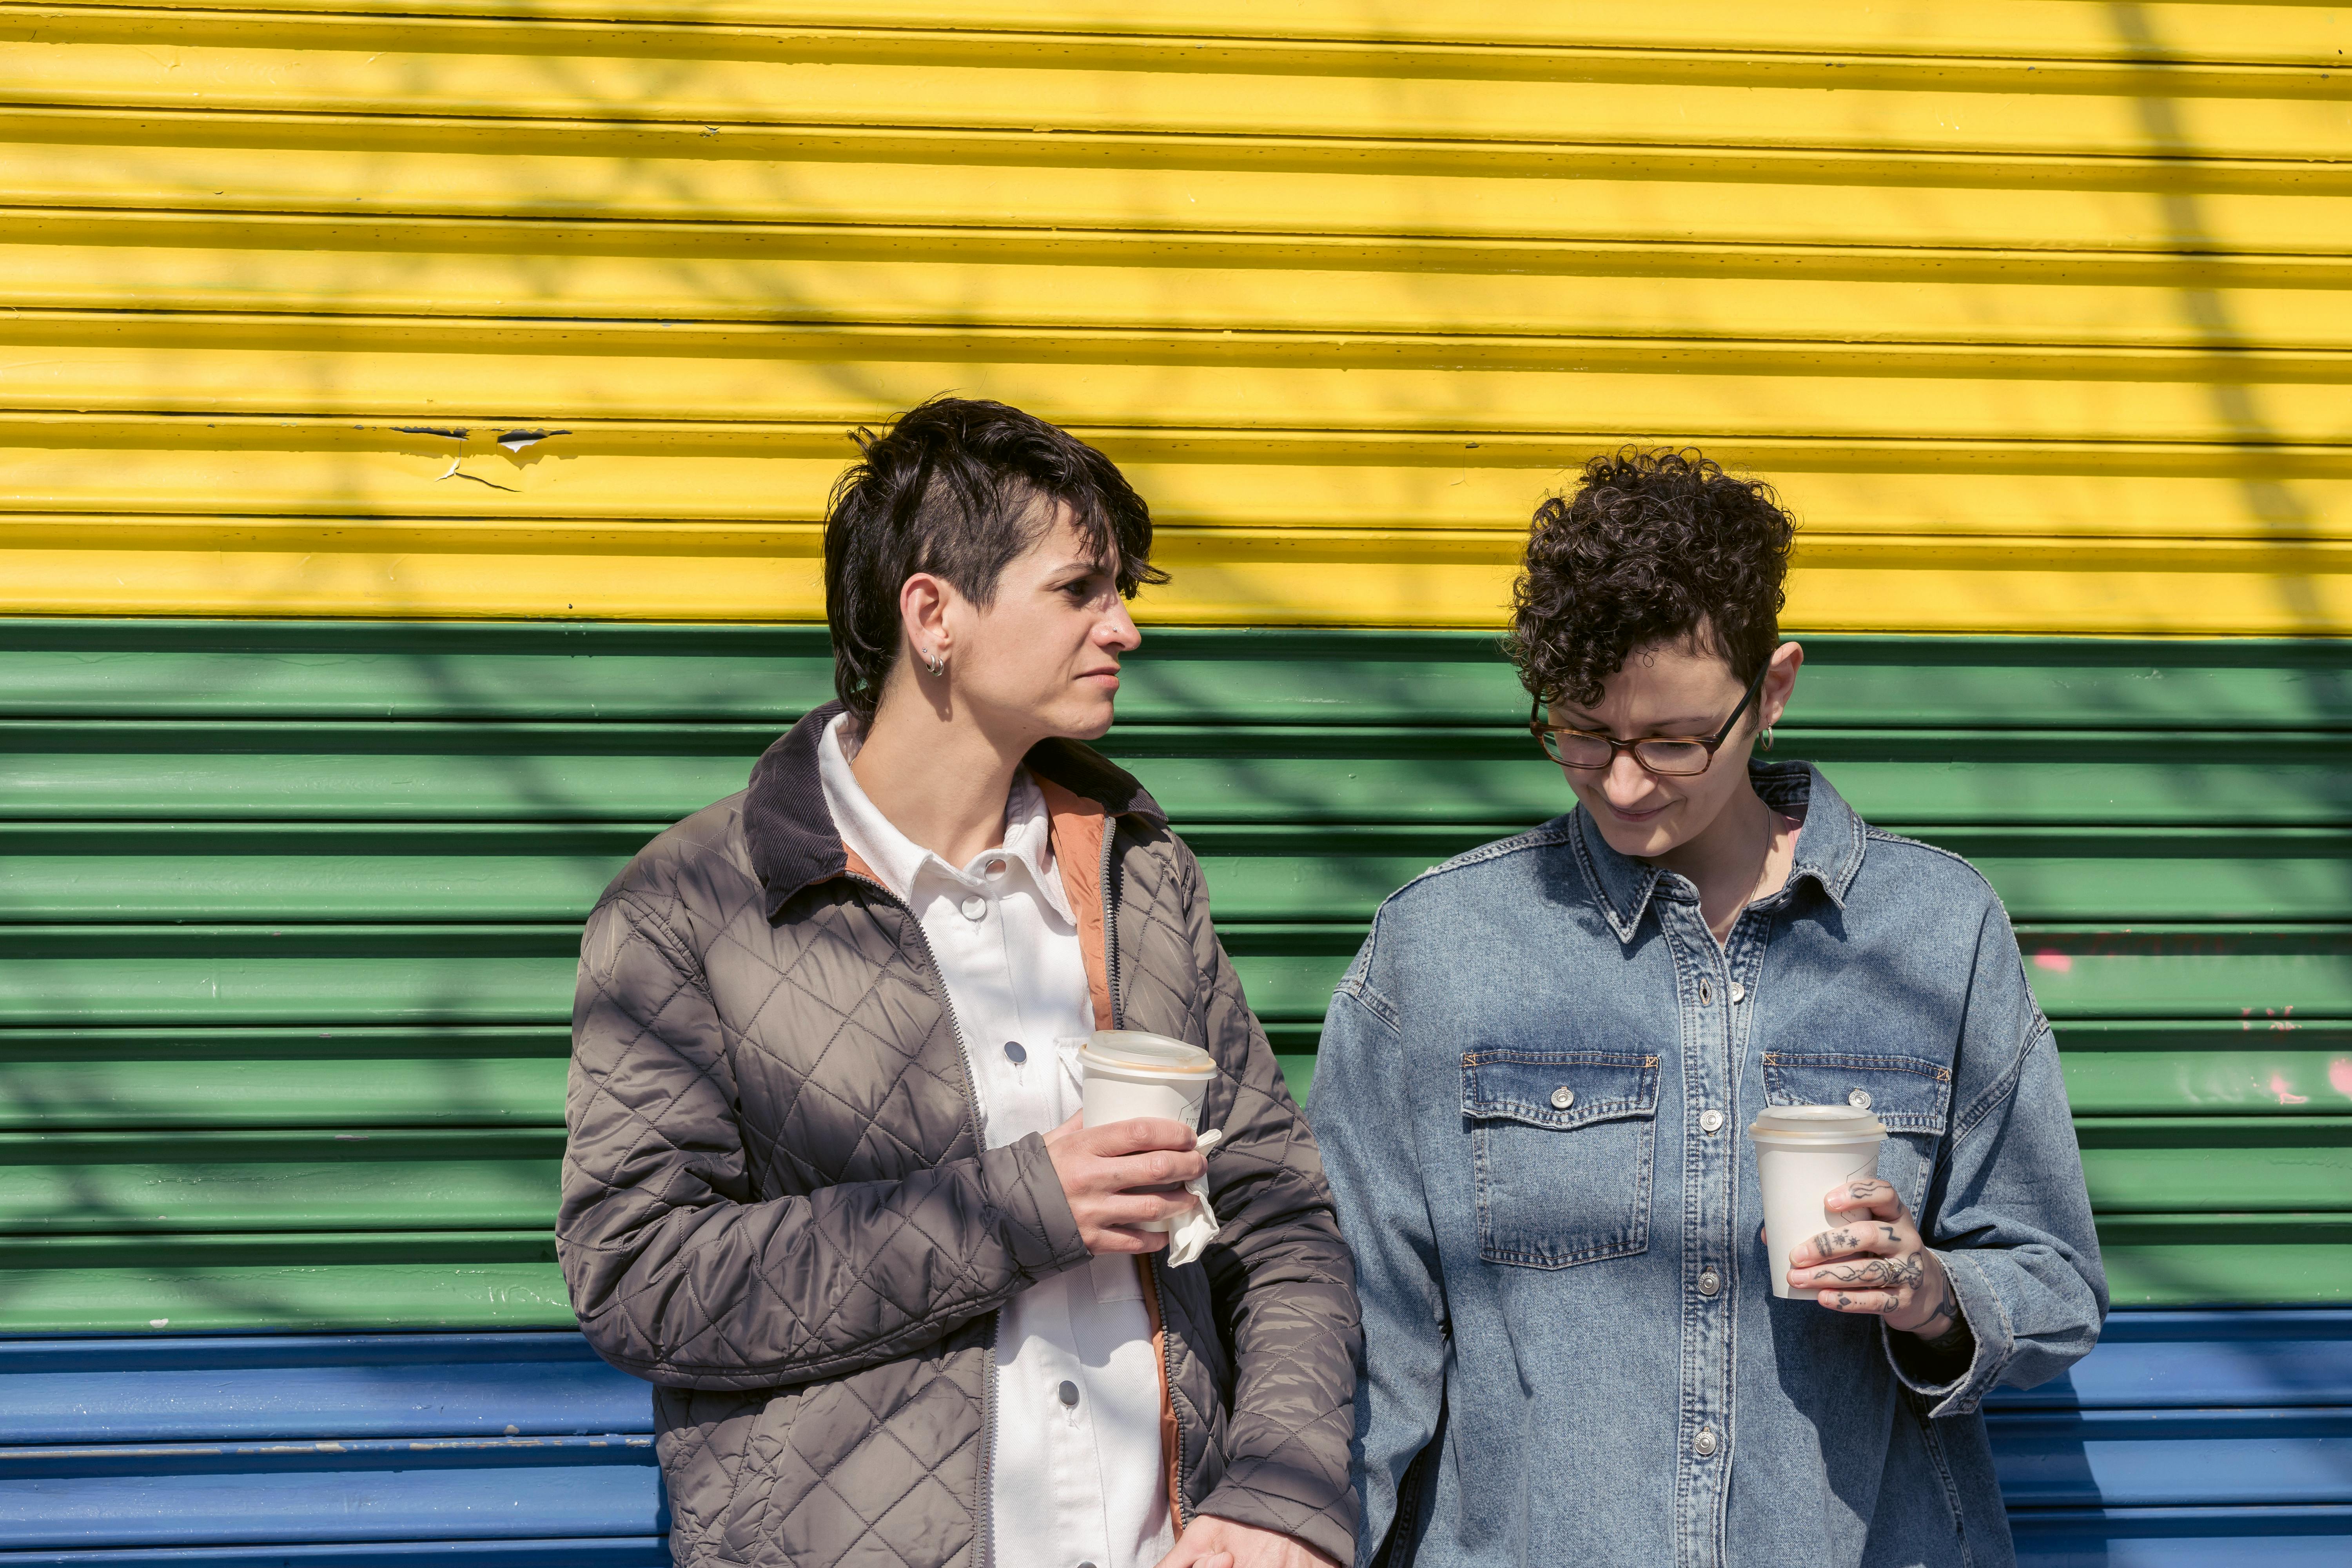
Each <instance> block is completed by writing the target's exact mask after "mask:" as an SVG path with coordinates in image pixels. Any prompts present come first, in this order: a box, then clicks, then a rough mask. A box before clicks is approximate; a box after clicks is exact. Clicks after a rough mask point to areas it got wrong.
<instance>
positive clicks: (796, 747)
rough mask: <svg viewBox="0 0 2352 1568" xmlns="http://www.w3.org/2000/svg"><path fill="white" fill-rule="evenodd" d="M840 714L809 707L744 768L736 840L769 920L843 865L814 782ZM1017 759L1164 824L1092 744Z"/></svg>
mask: <svg viewBox="0 0 2352 1568" xmlns="http://www.w3.org/2000/svg"><path fill="white" fill-rule="evenodd" d="M840 711H841V704H840V703H839V702H828V703H826V704H825V705H824V707H822V708H819V709H817V710H815V711H814V712H812V713H810V714H809V715H807V716H806V717H805V718H803V720H801V721H800V722H799V723H797V724H795V725H793V727H792V728H791V729H790V730H788V731H785V732H784V733H783V734H782V735H781V736H779V737H778V738H777V740H776V742H775V743H774V744H773V745H772V746H770V747H769V748H768V749H767V750H766V751H765V752H761V755H760V760H759V761H758V762H757V763H754V764H752V768H751V788H750V789H748V790H746V791H745V792H744V797H743V838H744V842H745V844H746V846H747V847H749V848H750V850H751V869H752V871H753V872H754V873H755V874H757V875H758V877H759V879H760V885H761V889H762V890H763V891H764V893H765V895H766V901H767V912H768V918H769V919H770V920H774V919H775V918H776V915H777V912H778V911H779V910H782V908H783V907H784V904H785V901H786V900H789V899H791V898H792V897H793V895H794V894H795V893H798V892H799V891H800V890H801V889H803V888H809V887H814V885H815V884H817V883H819V882H824V881H830V880H831V879H834V878H835V877H838V876H841V875H842V874H844V873H845V871H846V870H847V869H848V867H849V853H848V851H847V850H846V849H845V847H843V845H842V842H841V830H840V828H838V827H837V826H835V824H834V820H833V813H832V812H831V811H830V810H829V809H827V807H826V805H825V804H824V784H823V783H822V782H821V781H820V780H819V778H818V776H817V756H816V748H817V742H818V740H819V739H820V738H821V737H822V736H823V735H824V727H825V726H826V725H827V724H829V723H831V722H832V721H833V717H834V715H835V714H836V713H838V712H840ZM1021 761H1022V765H1023V766H1024V767H1026V768H1027V769H1028V770H1029V771H1030V773H1033V774H1034V775H1035V776H1036V777H1038V778H1041V779H1046V780H1050V781H1051V782H1053V783H1055V784H1060V785H1061V786H1062V787H1063V788H1064V789H1066V790H1068V791H1069V792H1070V793H1072V794H1073V795H1084V796H1086V797H1087V799H1089V800H1094V801H1098V802H1100V803H1101V805H1102V807H1103V809H1104V810H1105V811H1106V812H1108V813H1109V814H1110V815H1111V816H1137V817H1141V818H1142V819H1143V820H1144V821H1146V822H1149V823H1150V824H1151V825H1152V826H1156V827H1165V826H1167V825H1168V814H1167V813H1166V812H1164V811H1162V810H1160V803H1159V802H1158V801H1156V800H1153V799H1152V798H1151V796H1150V794H1149V793H1148V792H1146V791H1145V789H1144V787H1143V786H1142V785H1141V784H1138V783H1137V782H1136V781H1135V777H1134V775H1133V774H1131V773H1128V772H1127V771H1126V770H1124V769H1122V768H1118V767H1115V766H1113V765H1112V764H1111V763H1110V762H1109V760H1108V759H1107V758H1106V757H1104V756H1103V754H1102V753H1101V752H1097V751H1096V750H1095V749H1094V748H1093V747H1092V746H1087V745H1084V744H1081V743H1080V742H1076V741H1066V740H1059V739H1055V740H1048V741H1041V742H1038V743H1037V744H1036V745H1034V746H1033V747H1031V748H1030V751H1029V754H1028V755H1027V756H1025V757H1024V758H1022V759H1021Z"/></svg>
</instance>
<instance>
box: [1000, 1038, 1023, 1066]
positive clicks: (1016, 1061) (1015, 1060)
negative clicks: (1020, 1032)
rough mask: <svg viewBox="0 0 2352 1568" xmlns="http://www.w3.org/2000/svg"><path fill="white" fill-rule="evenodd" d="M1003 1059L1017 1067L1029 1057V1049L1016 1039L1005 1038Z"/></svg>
mask: <svg viewBox="0 0 2352 1568" xmlns="http://www.w3.org/2000/svg"><path fill="white" fill-rule="evenodd" d="M1004 1059H1005V1060H1006V1061H1008V1062H1011V1063H1012V1064H1013V1066H1014V1067H1019V1066H1020V1065H1021V1064H1022V1063H1023V1062H1025V1061H1027V1060H1028V1059H1029V1049H1028V1047H1026V1046H1024V1045H1023V1044H1022V1043H1021V1042H1020V1041H1018V1040H1007V1041H1005V1042H1004Z"/></svg>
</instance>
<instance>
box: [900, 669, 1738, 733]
mask: <svg viewBox="0 0 2352 1568" xmlns="http://www.w3.org/2000/svg"><path fill="white" fill-rule="evenodd" d="M931 673H932V674H933V675H937V674H938V673H939V671H938V670H936V669H935V670H933V671H931ZM1764 749H1765V750H1766V751H1768V752H1769V751H1770V750H1771V749H1772V726H1771V725H1769V724H1767V725H1765V726H1764Z"/></svg>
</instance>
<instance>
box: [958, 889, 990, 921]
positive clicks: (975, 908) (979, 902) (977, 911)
mask: <svg viewBox="0 0 2352 1568" xmlns="http://www.w3.org/2000/svg"><path fill="white" fill-rule="evenodd" d="M962 908H963V918H964V919H966V920H968V921H976V920H978V919H980V917H981V916H982V915H984V914H986V913H987V912H988V900H986V899H983V898H982V897H981V896H980V895H979V894H978V893H974V894H973V895H972V896H971V897H970V898H968V899H966V900H964V901H963V905H962Z"/></svg>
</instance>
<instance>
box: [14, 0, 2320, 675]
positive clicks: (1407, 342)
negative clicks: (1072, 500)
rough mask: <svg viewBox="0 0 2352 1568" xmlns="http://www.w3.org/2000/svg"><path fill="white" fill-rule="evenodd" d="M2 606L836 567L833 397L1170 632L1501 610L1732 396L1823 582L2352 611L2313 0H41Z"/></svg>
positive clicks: (2312, 616) (783, 605) (2124, 607)
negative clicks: (1150, 569)
mask: <svg viewBox="0 0 2352 1568" xmlns="http://www.w3.org/2000/svg"><path fill="white" fill-rule="evenodd" d="M0 28H5V37H6V40H7V41H6V45H5V48H0V104H5V108H0V121H5V128H0V279H5V283H0V296H5V299H6V300H8V302H9V303H10V305H11V306H12V307H13V308H12V309H11V310H10V311H9V312H8V314H7V316H6V317H5V320H0V334H5V338H6V340H7V342H8V350H7V353H6V354H5V358H0V421H5V426H6V430H5V435H0V448H5V449H0V498H5V525H0V527H5V540H0V545H5V550H0V607H5V608H7V609H12V610H20V611H30V612H37V613H51V614H58V613H64V614H82V615H89V614H98V615H105V614H203V615H225V614H236V615H243V614H260V615H330V616H621V617H650V618H661V619H677V618H715V619H769V618H787V619H789V618H806V617H810V616H815V615H816V614H818V613H819V611H820V608H821V606H820V604H819V600H818V594H817V584H816V573H815V533H814V521H815V519H816V518H817V516H818V515H819V513H820V511H821V509H822V505H823V501H824V493H825V489H826V486H827V483H828V482H829V480H830V479H831V478H832V476H833V475H834V474H835V472H836V471H837V469H838V468H839V467H840V466H841V464H842V462H843V461H844V459H845V457H846V455H847V452H848V448H847V447H846V445H845V442H844V441H843V439H842V431H843V429H844V427H845V426H847V425H850V424H852V423H855V422H856V421H860V420H874V419H878V418H881V417H883V416H887V414H889V413H890V412H891V411H893V410H895V409H897V408H899V407H902V406H904V405H907V404H908V403H910V402H912V401H914V400H916V399H918V398H920V397H923V396H926V395H930V394H933V393H937V392H940V391H945V390H949V389H955V390H959V391H961V392H965V393H971V394H979V395H989V396H995V397H1002V398H1005V399H1008V400H1010V401H1013V402H1015V403H1018V404H1021V405H1024V406H1027V407H1030V408H1032V409H1034V410H1035V411H1036V412H1039V413H1041V414H1044V415H1046V416H1050V417H1053V418H1055V419H1058V420H1063V421H1066V422H1067V423H1068V424H1070V425H1072V426H1076V427H1077V428H1078V429H1080V430H1082V431H1084V432H1085V433H1087V435H1089V436H1091V437H1094V438H1096V439H1097V440H1099V441H1100V442H1101V443H1102V444H1103V445H1104V446H1105V447H1108V449H1109V450H1110V451H1111V452H1112V453H1113V454H1114V455H1115V456H1117V457H1118V458H1120V459H1121V460H1122V461H1124V462H1126V463H1128V464H1129V465H1130V466H1131V467H1132V468H1134V470H1135V476H1136V478H1137V479H1138V480H1139V483H1140V485H1141V487H1142V488H1143V489H1144V490H1145V492H1146V494H1147V496H1148V497H1149V498H1150V500H1152V501H1153V502H1154V504H1155V506H1156V508H1157V509H1158V511H1159V514H1160V517H1161V518H1162V520H1163V521H1164V522H1165V524H1166V525H1167V531H1166V535H1165V541H1166V542H1165V545H1164V553H1165V557H1166V561H1167V563H1168V564H1169V565H1171V567H1173V568H1174V569H1175V570H1176V572H1177V579H1176V582H1175V584H1173V586H1172V587H1171V588H1170V589H1168V590H1165V591H1163V592H1161V593H1160V594H1157V595H1151V596H1150V598H1149V599H1148V600H1147V601H1146V604H1145V606H1144V608H1145V610H1146V612H1147V614H1149V615H1150V616H1155V617H1157V618H1159V619H1161V620H1174V621H1192V622H1202V623H1223V624H1234V623H1239V624H1265V623H1269V622H1310V623H1311V622H1361V623H1380V624H1394V625H1486V624H1490V623H1491V622H1492V621H1493V620H1494V619H1495V618H1496V611H1497V607H1498V605H1499V604H1500V602H1501V599H1502V596H1503V593H1504V590H1505V587H1506V584H1507V577H1508V568H1509V562H1510V560H1511V557H1512V554H1513V549H1514V543H1515V538H1516V535H1517V531H1518V530H1519V529H1520V528H1521V527H1523V525H1524V521H1525V518H1526V516H1527V513H1528V508H1529V506H1530V504H1531V503H1532V501H1533V500H1535V499H1536V498H1537V497H1538V495H1539V494H1540V493H1542V492H1543V491H1544V490H1545V489H1548V488H1549V487H1552V486H1554V485H1555V484H1557V483H1558V482H1559V479H1560V477H1561V472H1562V469H1563V468H1566V467H1568V466H1570V465H1573V464H1574V463H1576V462H1578V461H1580V459H1581V458H1583V457H1585V456H1586V455H1588V454H1590V453H1591V452H1592V451H1593V450H1595V449H1597V448H1600V447H1606V446H1609V445H1612V444H1613V443H1616V442H1618V441H1621V440H1623V439H1628V438H1639V439H1660V440H1672V441H1678V442H1679V441H1690V442H1696V443H1698V444H1700V445H1703V446H1704V447H1706V448H1707V449H1708V450H1710V451H1712V452H1714V453H1716V454H1717V455H1719V456H1721V457H1724V458H1729V459H1734V460H1737V461H1739V462H1743V463H1748V464H1751V465H1753V466H1755V467H1757V468H1760V469H1762V470H1763V471H1765V472H1766V473H1768V474H1769V475H1770V476H1771V477H1772V478H1774V479H1776V480H1778V481H1780V484H1781V486H1782V488H1783V489H1784V490H1785V492H1786V494H1787V495H1788V497H1789V499H1790V500H1791V501H1792V502H1793V504H1794V505H1795V506H1796V507H1797V508H1798V510H1800V511H1801V513H1802V514H1803V517H1804V519H1805V521H1806V525H1807V527H1806V532H1805V534H1804V542H1803V568H1802V570H1801V574H1800V575H1799V577H1798V580H1797V583H1796V585H1795V589H1794V595H1793V602H1792V605H1791V610H1790V619H1791V622H1792V624H1793V625H1795V626H1800V627H1804V628H1813V629H1833V628H1847V629H1874V628H1887V629H1906V630H1922V631H1986V630H1993V631H2022V630H2046V631H2062V632H2103V633H2112V632H2126V631H2148V632H2166V633H2206V634H2236V633H2258V632H2319V631H2331V630H2341V629H2343V628H2344V627H2345V626H2347V624H2348V623H2352V588H2347V577H2346V574H2345V570H2344V561H2345V550H2346V531H2347V518H2352V506H2347V497H2352V457H2347V452H2346V448H2345V442H2346V439H2347V435H2352V397H2347V395H2346V392H2345V381H2346V374H2345V367H2346V364H2347V350H2352V294H2347V291H2346V290H2345V289H2344V287H2343V285H2344V284H2345V283H2346V281H2347V275H2352V256H2347V248H2352V246H2348V245H2347V241H2352V202H2347V189H2348V188H2352V171H2347V167H2346V163H2345V159H2346V154H2347V150H2352V93H2347V91H2346V90H2345V89H2346V80H2345V76H2344V72H2345V70H2346V69H2347V63H2346V57H2345V55H2344V53H2343V51H2344V50H2345V48H2346V47H2347V45H2352V22H2347V13H2346V12H2344V11H2342V10H2340V9H2336V8H2329V7H2317V6H2305V5H2084V4H2069V3H2062V0H1996V3H1980V4H1971V5H1965V6H1962V5H1944V6H1906V7H1895V6H1886V5H1857V4H1816V5H1803V6H1762V7H1759V6H1756V5H1731V4H1715V3H1705V0H1681V3H1676V4H1666V5H1649V6H1640V7H1631V6H1625V5H1614V4H1612V5H1599V4H1593V5H1584V4H1574V5H1570V4H1561V5H1541V6H1519V7H1497V6H1495V5H1483V4H1482V5H1471V4H1450V3H1449V4H1420V5H1412V6H1391V5H1373V4H1370V3H1366V0H1354V3H1340V0H1318V3H1298V4H1254V5H1239V4H1213V5H1201V4H1183V5H1178V4H1170V3H1158V4H1152V3H1146V4H1116V5H1114V4H1109V3H1108V0H1104V3H1099V4H1095V3H1085V4H1082V3H1076V0H1072V3H1065V4H1037V5H1015V4H971V5H928V6H926V5H908V4H873V5H854V6H853V5H835V6H792V5H779V4H758V3H747V4H699V5H694V4H682V3H667V4H664V3H650V4H630V3H626V0H610V3H606V4H595V3H593V0H572V3H567V0H553V3H551V4H549V5H543V6H534V7H533V8H532V11H531V15H530V16H529V17H528V18H523V17H519V16H515V15H513V14H512V13H511V11H510V9H509V8H507V7H499V6H493V5H488V4H468V3H467V0H396V3H395V0H383V3H373V4H372V3H362V4H358V5H342V6H339V7H336V8H334V9H332V10H327V9H319V10H305V9H301V8H296V7H275V6H269V5H258V4H257V5H235V6H231V5H217V6H215V5H171V6H128V5H59V4H47V5H40V4H33V5H0Z"/></svg>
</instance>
